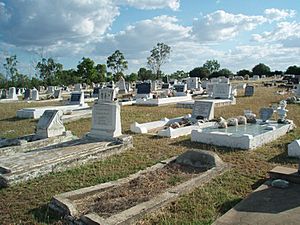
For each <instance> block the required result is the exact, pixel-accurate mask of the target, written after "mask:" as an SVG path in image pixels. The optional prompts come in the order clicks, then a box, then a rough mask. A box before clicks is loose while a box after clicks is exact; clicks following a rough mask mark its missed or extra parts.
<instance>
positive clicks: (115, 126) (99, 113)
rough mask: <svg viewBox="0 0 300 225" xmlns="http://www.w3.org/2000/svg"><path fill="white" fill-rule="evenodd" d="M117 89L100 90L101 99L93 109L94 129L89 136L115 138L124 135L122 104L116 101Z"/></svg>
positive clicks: (100, 138) (105, 138)
mask: <svg viewBox="0 0 300 225" xmlns="http://www.w3.org/2000/svg"><path fill="white" fill-rule="evenodd" d="M115 92H116V91H115V90H114V89H112V88H104V89H100V90H99V99H98V101H97V102H96V103H95V104H94V107H93V111H92V129H91V132H90V133H89V134H88V135H87V136H88V137H92V138H96V139H99V140H103V141H104V140H114V139H115V138H116V137H118V136H120V135H122V128H121V116H120V111H121V110H120V105H119V104H118V102H115V101H114V99H115V97H116V93H115Z"/></svg>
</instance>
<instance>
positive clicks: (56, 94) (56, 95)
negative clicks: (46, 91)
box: [53, 89, 61, 99]
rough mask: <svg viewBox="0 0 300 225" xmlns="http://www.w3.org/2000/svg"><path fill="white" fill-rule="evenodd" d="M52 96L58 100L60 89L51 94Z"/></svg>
mask: <svg viewBox="0 0 300 225" xmlns="http://www.w3.org/2000/svg"><path fill="white" fill-rule="evenodd" d="M53 96H54V98H58V99H60V98H61V89H57V90H55V91H54V93H53Z"/></svg>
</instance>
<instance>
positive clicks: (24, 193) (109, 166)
mask: <svg viewBox="0 0 300 225" xmlns="http://www.w3.org/2000/svg"><path fill="white" fill-rule="evenodd" d="M277 90H278V89H277V88H275V87H271V88H265V87H256V89H255V95H254V96H253V97H242V96H243V93H239V96H241V97H238V98H237V104H236V105H231V106H226V107H219V108H216V109H215V117H219V116H222V117H224V118H229V117H231V116H238V115H242V114H243V110H244V109H251V110H252V111H253V112H254V113H256V114H257V115H258V111H259V109H260V108H261V107H266V106H269V105H270V104H273V103H278V102H279V101H280V100H282V99H286V97H287V95H276V94H274V93H275V92H276V91H277ZM53 104H55V103H53ZM56 104H57V103H56ZM36 105H39V106H42V104H36ZM24 106H25V105H24V104H23V103H20V104H19V103H11V104H0V137H17V136H21V135H25V134H30V133H33V132H34V128H35V125H36V121H33V120H18V119H16V118H15V115H16V110H17V109H19V108H23V107H24ZM29 106H30V107H31V106H33V104H32V105H31V104H30V105H26V107H29ZM287 109H288V110H289V112H288V119H291V120H293V121H294V123H295V124H296V126H297V128H296V129H295V130H294V131H292V132H290V133H288V134H287V135H285V136H283V137H281V138H280V139H278V140H276V141H273V142H271V143H269V144H267V145H263V146H262V147H260V148H257V149H255V150H252V151H243V150H237V149H229V148H223V147H216V146H210V145H204V144H200V143H192V142H190V136H186V137H180V138H175V139H168V138H158V137H156V136H152V135H136V134H132V133H130V131H129V126H130V124H131V123H132V122H134V121H137V122H141V123H142V122H150V121H154V120H159V119H161V118H163V117H168V118H173V117H176V116H182V115H185V114H187V113H191V109H182V108H176V107H175V106H163V107H137V106H125V107H122V108H121V117H122V129H123V133H125V134H130V135H132V136H133V144H134V148H132V149H130V150H127V151H126V152H124V153H122V154H119V155H115V156H112V157H109V158H107V159H105V160H103V161H98V162H94V163H90V164H86V165H83V166H80V167H77V168H73V169H69V170H67V171H64V172H58V173H51V174H48V175H46V176H43V177H39V178H36V179H34V180H31V181H28V182H25V183H21V184H17V185H13V186H11V187H8V188H3V189H0V223H1V224H64V222H63V220H62V219H61V218H59V216H57V215H54V214H53V213H52V211H51V210H50V209H49V208H48V203H49V202H50V200H51V198H52V196H54V195H57V194H59V193H63V192H66V191H71V190H76V189H79V188H82V187H88V186H91V185H96V184H99V183H104V182H108V181H112V180H116V179H119V178H122V177H126V176H128V175H129V174H133V173H135V172H137V171H139V170H142V169H145V168H146V167H149V166H152V165H154V164H155V163H157V162H159V161H160V160H164V159H167V158H169V157H172V156H175V155H178V154H180V153H182V152H184V151H186V150H188V149H191V148H197V149H204V150H209V151H213V152H216V153H217V154H218V155H219V156H220V158H221V159H222V160H223V161H225V162H227V163H229V164H230V165H231V169H230V170H229V171H227V172H225V173H224V174H223V175H221V176H219V177H217V178H216V179H214V180H212V181H211V182H209V183H208V184H205V185H203V186H201V187H198V188H196V189H195V190H194V191H193V192H192V193H190V194H187V195H183V196H181V197H180V198H179V199H178V200H177V201H175V202H173V203H171V204H168V205H167V206H166V207H164V208H162V209H161V210H159V211H156V212H155V213H154V214H150V215H148V216H146V217H145V218H143V219H142V220H141V221H140V222H139V224H211V223H212V222H213V221H214V220H215V219H216V218H217V217H219V216H221V215H223V214H224V213H225V212H226V211H228V210H229V209H230V208H232V207H233V206H234V205H235V204H237V203H238V202H239V201H240V200H242V199H243V198H245V197H246V196H247V195H248V194H249V193H251V192H252V191H253V190H254V189H256V188H257V187H258V186H259V185H260V184H262V183H263V182H264V181H265V178H266V175H267V171H269V170H270V169H272V168H274V167H275V166H276V165H284V166H287V167H294V168H297V163H298V160H297V159H291V158H288V157H287V145H288V144H289V143H290V142H292V141H293V140H295V139H296V138H298V139H299V137H300V128H299V126H300V105H299V104H291V105H288V107H287ZM273 118H274V119H276V116H275V117H273ZM66 128H67V129H68V130H71V131H72V132H73V134H75V135H77V136H82V135H84V134H85V133H87V132H88V131H89V130H90V129H91V119H82V120H79V121H76V122H71V123H68V124H66Z"/></svg>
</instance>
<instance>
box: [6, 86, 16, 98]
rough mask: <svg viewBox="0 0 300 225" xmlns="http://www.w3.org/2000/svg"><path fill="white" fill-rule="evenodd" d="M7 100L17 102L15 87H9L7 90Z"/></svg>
mask: <svg viewBox="0 0 300 225" xmlns="http://www.w3.org/2000/svg"><path fill="white" fill-rule="evenodd" d="M8 98H9V99H12V100H18V97H17V93H16V88H15V87H10V88H9V89H8Z"/></svg>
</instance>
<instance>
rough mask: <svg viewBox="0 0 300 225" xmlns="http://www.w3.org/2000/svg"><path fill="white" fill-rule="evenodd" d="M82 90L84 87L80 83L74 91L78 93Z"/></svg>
mask: <svg viewBox="0 0 300 225" xmlns="http://www.w3.org/2000/svg"><path fill="white" fill-rule="evenodd" d="M81 89H82V85H81V84H80V83H78V84H75V87H74V91H78V92H80V91H81Z"/></svg>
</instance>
